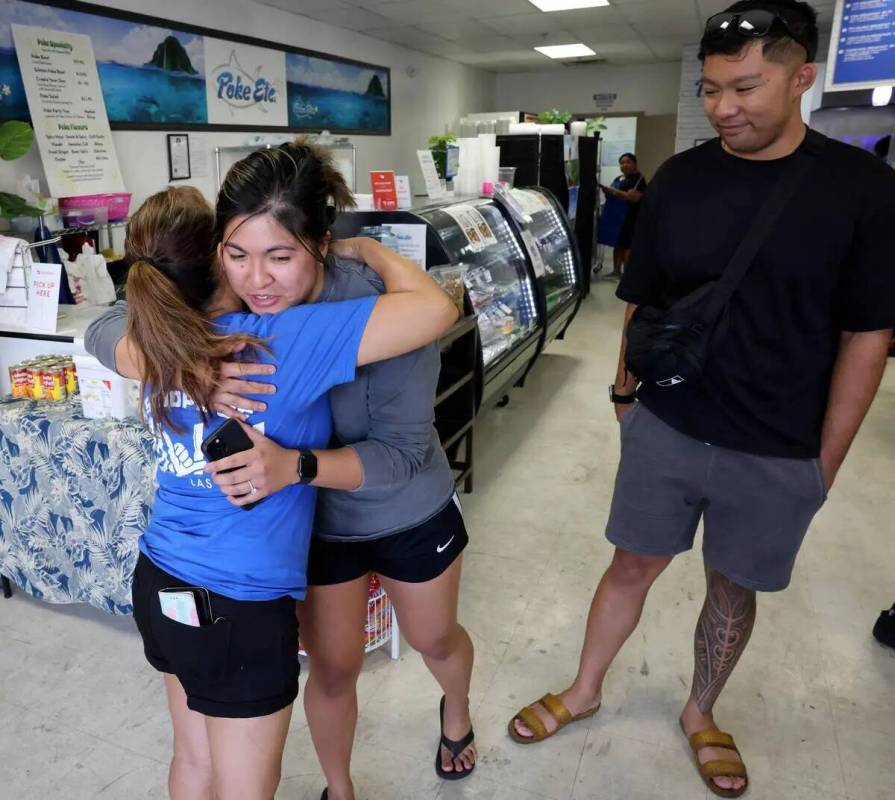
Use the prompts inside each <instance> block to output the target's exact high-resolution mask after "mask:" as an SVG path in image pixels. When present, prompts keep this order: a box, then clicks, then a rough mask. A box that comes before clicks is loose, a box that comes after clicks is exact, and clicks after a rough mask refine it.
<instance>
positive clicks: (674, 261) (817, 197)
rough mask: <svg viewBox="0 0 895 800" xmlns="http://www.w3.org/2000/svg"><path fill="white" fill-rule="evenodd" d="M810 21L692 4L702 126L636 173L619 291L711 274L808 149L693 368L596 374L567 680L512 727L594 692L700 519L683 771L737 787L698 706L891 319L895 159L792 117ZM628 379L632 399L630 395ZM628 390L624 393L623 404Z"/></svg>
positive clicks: (872, 375) (739, 779)
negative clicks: (587, 506)
mask: <svg viewBox="0 0 895 800" xmlns="http://www.w3.org/2000/svg"><path fill="white" fill-rule="evenodd" d="M817 43H818V29H817V15H816V13H815V11H814V10H813V9H812V8H811V6H809V5H808V4H807V3H802V2H794V1H793V0H747V1H746V2H738V3H735V4H734V5H732V6H731V7H730V8H729V9H728V10H727V11H726V12H723V13H721V14H718V15H715V16H713V17H712V18H711V19H709V20H708V23H707V25H706V29H705V34H704V37H703V40H702V49H701V58H702V60H703V63H704V82H705V100H704V103H705V111H706V114H707V115H708V117H709V119H710V121H711V123H712V125H713V126H714V128H715V129H716V130H717V132H718V133H719V134H720V137H719V138H717V139H713V140H711V141H709V142H707V143H705V144H703V145H701V146H699V147H696V148H693V149H692V150H689V151H686V152H684V153H681V154H679V155H676V156H674V157H673V158H672V159H670V160H669V161H668V162H667V163H666V164H665V165H664V166H663V167H662V168H661V170H660V171H659V173H658V174H657V175H656V177H655V178H654V180H653V182H652V185H651V186H650V191H649V194H648V195H647V198H646V200H645V202H644V207H643V211H642V215H641V219H640V222H639V224H638V228H637V233H636V235H635V242H634V249H633V254H632V260H631V263H630V265H629V267H628V269H627V271H626V272H625V276H624V278H623V280H622V282H621V284H620V286H619V289H618V296H619V297H620V298H621V299H622V300H625V301H626V302H627V303H628V304H629V305H628V309H627V315H626V321H625V324H626V329H627V324H628V320H630V318H631V315H632V314H633V312H634V311H635V309H636V308H637V307H638V306H640V305H651V306H657V307H659V308H666V309H667V308H669V307H671V306H672V305H674V304H676V303H677V302H678V301H679V300H680V299H681V298H683V297H685V296H687V295H689V294H690V293H692V292H693V291H694V290H696V289H698V288H700V287H703V286H706V285H708V284H710V283H711V282H713V281H716V280H717V279H718V278H719V275H720V274H721V272H722V270H723V269H724V266H725V265H726V264H727V263H728V262H729V261H730V259H731V257H732V255H733V253H734V251H735V250H737V248H738V246H739V245H740V244H741V242H742V240H743V237H744V236H745V235H746V232H747V231H748V230H749V228H750V224H751V223H752V222H753V220H754V219H755V218H756V216H757V214H758V213H759V209H761V208H762V206H763V205H764V203H765V201H766V198H767V197H768V196H769V195H770V194H772V193H773V192H774V191H775V190H777V187H778V186H779V181H780V177H781V173H783V174H784V175H788V174H789V170H790V169H791V168H792V167H791V164H792V163H793V161H794V160H798V163H800V164H802V163H803V162H804V159H809V160H810V163H808V164H805V165H804V169H805V170H806V171H805V172H804V173H803V175H802V179H801V180H800V182H799V184H798V189H797V192H796V193H795V195H794V197H793V199H792V200H791V201H790V202H789V203H788V204H787V205H786V207H785V209H784V210H783V212H782V213H781V214H780V216H779V217H778V218H777V220H776V222H775V223H774V225H773V226H772V230H771V231H770V233H769V235H767V236H766V237H764V243H763V244H762V246H761V248H760V250H759V251H758V254H757V256H756V257H755V258H754V259H753V261H752V262H751V265H750V268H749V270H748V272H746V274H745V277H744V278H743V280H742V281H741V282H740V283H739V285H738V288H737V290H736V292H735V293H734V294H733V296H732V299H731V300H730V302H729V303H728V305H727V309H726V322H727V325H726V332H725V333H724V335H722V336H720V337H718V338H715V339H714V340H713V348H712V350H711V352H710V354H709V357H708V360H707V362H706V364H705V368H704V371H703V374H702V376H701V378H699V379H697V380H696V381H695V382H694V381H692V380H691V381H684V382H682V383H677V385H674V386H671V387H665V388H663V387H660V386H658V385H657V384H655V383H653V384H651V385H648V384H642V385H640V388H639V390H638V389H637V380H636V378H635V377H634V376H632V375H630V374H629V373H628V371H627V370H626V368H625V346H626V338H625V337H624V336H623V341H622V356H621V360H620V362H619V369H618V373H617V376H616V380H615V383H614V385H613V386H612V387H611V394H612V398H611V399H612V402H613V403H614V404H615V410H616V416H617V417H618V419H619V420H620V422H621V439H622V456H621V463H620V465H619V471H618V477H617V480H616V485H615V493H614V496H613V501H612V508H611V512H610V516H609V522H608V527H607V532H606V533H607V537H608V539H609V540H610V542H612V543H613V544H614V545H615V553H614V557H613V560H612V563H611V565H610V566H609V568H608V569H607V571H606V572H605V573H604V575H603V577H602V579H601V581H600V584H599V586H598V588H597V590H596V594H595V596H594V599H593V603H592V605H591V609H590V615H589V618H588V622H587V630H586V636H585V642H584V647H583V651H582V654H581V660H580V666H579V670H578V675H577V677H576V678H575V681H574V682H573V683H572V685H571V686H570V687H569V688H568V689H566V690H565V691H564V692H562V693H561V694H560V695H559V696H556V695H549V694H548V695H546V696H545V697H544V698H543V699H542V700H540V701H538V702H536V703H534V704H532V705H530V706H528V707H526V708H524V709H522V710H521V711H520V712H519V714H517V715H516V717H514V719H513V720H511V721H510V724H509V733H510V736H511V737H512V738H513V739H514V740H516V741H517V742H522V743H532V742H538V741H541V740H543V739H545V738H547V737H548V736H551V735H552V734H553V733H555V732H556V731H557V730H558V729H560V728H562V727H564V726H565V725H567V724H568V723H570V722H572V721H574V720H576V719H582V718H584V717H586V716H590V715H592V714H593V713H595V711H596V710H597V709H598V708H599V705H600V701H601V696H602V691H603V680H604V677H605V675H606V673H607V671H608V669H609V667H610V665H611V664H612V661H613V659H614V658H615V656H616V654H617V653H618V651H619V650H620V648H621V647H622V645H623V644H624V642H625V641H626V640H627V638H628V637H629V636H630V635H631V633H632V632H633V631H634V630H635V628H636V627H637V624H638V621H639V619H640V615H641V612H642V609H643V606H644V602H645V600H646V596H647V593H648V591H649V589H650V586H651V585H652V583H653V582H654V581H655V580H656V578H658V576H659V575H660V574H661V573H662V571H663V570H664V569H665V568H666V567H667V566H668V564H669V563H670V562H671V560H672V559H673V558H674V556H675V555H677V554H678V553H681V552H684V551H686V550H689V549H690V548H691V547H692V546H693V538H694V534H695V532H696V529H697V526H698V524H699V522H700V520H702V521H703V522H704V540H703V555H704V559H705V573H706V584H707V587H706V597H705V603H704V606H703V609H702V613H701V614H700V617H699V620H698V622H697V625H696V634H695V648H694V649H695V653H694V655H695V670H694V677H693V683H692V690H691V693H690V697H689V699H688V700H687V702H686V704H685V706H684V709H683V712H682V714H681V717H680V723H681V727H682V728H683V730H684V733H685V735H686V736H687V738H688V740H689V742H690V745H691V747H692V749H693V751H694V754H695V763H696V767H697V769H698V771H699V774H700V777H701V778H702V779H703V780H704V782H705V783H706V785H707V786H708V788H709V789H710V790H711V791H712V792H713V793H714V794H716V795H718V796H721V797H739V796H740V795H742V794H743V793H744V792H745V791H746V789H747V786H748V777H747V772H746V767H745V765H744V763H743V759H742V757H741V756H740V753H739V751H738V750H737V748H736V745H735V744H734V740H733V737H731V736H730V735H729V734H726V733H722V732H721V731H720V730H719V729H718V727H717V726H716V724H715V720H714V717H713V709H714V707H715V702H716V701H717V699H718V696H719V695H720V694H721V692H722V690H723V689H724V687H725V685H726V683H727V681H728V679H729V678H730V676H731V673H732V672H733V669H734V667H735V666H736V664H737V662H738V661H739V659H740V656H741V655H742V654H743V651H744V650H745V648H746V645H747V643H748V641H749V636H750V634H751V632H752V628H753V624H754V622H755V615H756V594H757V592H770V591H780V590H782V589H784V588H786V586H787V585H788V584H789V581H790V576H791V572H792V569H793V565H794V562H795V559H796V555H797V553H798V551H799V548H800V546H801V544H802V540H803V538H804V536H805V533H806V531H807V529H808V526H809V525H810V523H811V520H812V519H813V517H814V515H815V514H816V512H817V511H818V510H819V509H820V508H821V506H822V505H823V503H824V502H825V500H826V497H827V493H828V492H829V490H830V487H831V486H832V485H833V483H834V481H835V479H836V475H837V473H838V471H839V468H840V467H841V466H842V463H843V461H844V459H845V456H846V454H847V452H848V450H849V447H850V445H851V443H852V441H853V439H854V437H855V435H856V434H857V432H858V429H859V427H860V425H861V423H862V421H863V419H864V416H865V414H866V413H867V410H868V409H869V407H870V404H871V402H872V400H873V398H874V395H875V394H876V391H877V389H878V387H879V383H880V380H881V378H882V374H883V371H884V368H885V363H886V355H887V349H888V344H889V338H890V336H891V329H892V328H893V325H895V265H893V263H892V258H891V254H892V252H893V249H895V226H893V225H892V220H893V219H895V175H893V173H892V170H891V169H889V168H888V167H886V166H885V165H883V164H881V163H880V162H879V161H878V159H876V158H874V157H873V156H872V155H871V154H869V153H866V152H864V151H861V150H859V149H858V148H855V147H850V146H848V145H845V144H842V143H839V142H835V141H833V140H830V139H827V138H826V137H823V136H821V135H820V134H817V133H813V132H811V131H807V130H806V126H805V124H804V123H803V121H802V117H801V113H800V105H801V99H802V96H803V95H804V94H805V92H806V91H808V89H810V88H811V86H812V85H813V84H814V82H815V80H816V78H817V68H816V66H815V65H814V63H813V61H814V58H815V55H816V50H817ZM635 392H636V395H635ZM637 399H639V401H640V402H636V400H637Z"/></svg>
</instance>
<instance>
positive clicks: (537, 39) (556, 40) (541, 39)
mask: <svg viewBox="0 0 895 800" xmlns="http://www.w3.org/2000/svg"><path fill="white" fill-rule="evenodd" d="M510 38H512V40H513V41H514V42H516V43H517V44H519V45H521V46H522V47H531V48H535V47H546V46H548V45H551V44H577V43H578V42H581V41H583V40H582V39H581V36H580V34H577V33H570V32H569V31H555V32H553V33H542V34H540V35H539V34H534V33H519V34H516V35H514V36H512V37H510Z"/></svg>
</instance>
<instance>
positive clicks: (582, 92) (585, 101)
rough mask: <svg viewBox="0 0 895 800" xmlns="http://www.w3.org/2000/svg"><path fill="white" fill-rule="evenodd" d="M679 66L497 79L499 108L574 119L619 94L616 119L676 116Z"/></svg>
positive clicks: (568, 70)
mask: <svg viewBox="0 0 895 800" xmlns="http://www.w3.org/2000/svg"><path fill="white" fill-rule="evenodd" d="M680 75H681V69H680V63H678V62H671V63H667V64H632V65H626V66H611V65H607V64H582V65H580V66H574V67H564V68H562V69H553V70H545V71H543V72H513V73H499V74H498V76H497V106H498V107H500V108H519V109H522V110H523V111H534V112H538V111H543V110H544V109H547V108H559V109H562V110H565V111H571V112H572V113H573V114H579V113H586V112H590V111H593V113H594V115H595V116H596V115H598V114H599V113H600V112H598V111H597V108H596V106H595V105H594V98H593V96H594V95H595V94H606V93H617V94H618V99H617V100H616V102H615V105H614V106H612V108H611V109H609V110H610V111H611V112H612V113H613V114H616V113H636V112H643V113H644V114H673V113H675V112H676V111H677V97H678V82H679V80H680Z"/></svg>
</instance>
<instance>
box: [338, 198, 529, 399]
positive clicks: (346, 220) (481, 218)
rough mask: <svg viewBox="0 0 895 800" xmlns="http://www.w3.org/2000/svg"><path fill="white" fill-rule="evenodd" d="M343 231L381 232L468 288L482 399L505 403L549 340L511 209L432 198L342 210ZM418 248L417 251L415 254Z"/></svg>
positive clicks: (452, 285)
mask: <svg viewBox="0 0 895 800" xmlns="http://www.w3.org/2000/svg"><path fill="white" fill-rule="evenodd" d="M335 233H336V235H337V236H357V235H374V234H375V235H376V236H377V238H380V239H381V240H382V241H383V242H384V243H389V244H391V246H393V247H396V248H397V250H398V252H402V247H401V242H402V239H401V236H402V235H403V236H411V238H412V239H413V241H415V242H416V245H415V248H412V249H408V250H407V252H405V253H404V254H405V255H407V256H408V257H411V258H413V259H414V260H418V261H421V263H424V264H425V267H426V269H428V270H429V271H430V272H432V273H433V276H434V277H436V279H437V280H439V281H440V282H441V283H442V285H443V286H445V289H446V290H447V291H448V293H449V294H452V295H453V294H455V293H456V292H457V290H459V291H460V292H462V290H463V289H464V288H465V295H466V298H467V299H466V301H465V302H467V303H468V304H469V310H470V311H471V312H473V313H474V316H475V320H476V323H475V324H476V328H477V329H478V333H479V336H478V348H479V356H478V360H479V363H478V367H477V374H476V395H477V401H478V406H482V405H493V404H495V403H497V402H500V401H501V400H502V399H503V398H504V397H505V396H506V395H507V394H508V392H509V390H510V388H511V387H512V386H514V385H516V384H518V383H520V381H521V379H522V378H524V376H525V374H526V373H527V371H528V369H529V368H530V367H531V365H532V364H533V363H534V361H535V359H536V358H537V355H538V352H539V351H540V349H541V346H542V343H543V334H544V324H543V319H544V316H543V314H542V310H541V309H542V307H543V303H542V301H541V299H540V296H539V292H538V289H537V286H536V279H535V276H534V272H533V271H532V268H531V258H530V255H529V249H528V248H527V247H526V245H525V243H524V242H523V239H522V237H521V235H520V229H519V228H518V226H517V225H516V224H515V222H513V220H512V217H511V215H510V213H509V212H508V211H507V210H506V209H505V208H504V206H503V205H502V204H500V203H499V202H497V201H495V200H492V199H489V198H469V199H462V200H461V199H459V198H458V199H455V200H446V201H443V202H435V203H433V202H432V201H427V203H426V204H425V205H422V206H420V207H419V208H413V209H412V210H409V211H357V212H352V213H348V214H342V215H340V216H339V218H338V220H337V222H336V226H335ZM414 254H415V255H414Z"/></svg>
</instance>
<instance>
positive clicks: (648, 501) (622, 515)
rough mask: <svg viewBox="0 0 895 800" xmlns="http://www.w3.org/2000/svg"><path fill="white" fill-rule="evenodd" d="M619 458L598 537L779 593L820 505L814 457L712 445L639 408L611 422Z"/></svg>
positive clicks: (817, 463) (820, 488)
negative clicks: (695, 550) (700, 560)
mask: <svg viewBox="0 0 895 800" xmlns="http://www.w3.org/2000/svg"><path fill="white" fill-rule="evenodd" d="M621 439H622V456H621V463H620V464H619V468H618V475H617V477H616V481H615V492H614V494H613V497H612V509H611V511H610V513H609V522H608V524H607V527H606V538H607V539H609V541H610V542H612V543H613V544H614V545H616V546H617V547H620V548H621V549H622V550H627V551H629V552H632V553H637V554H640V555H653V556H674V555H677V554H678V553H682V552H684V551H685V550H690V549H691V548H692V547H693V539H694V537H695V535H696V529H697V527H698V526H699V522H700V520H702V521H703V523H704V534H703V542H702V552H703V556H704V558H705V561H706V563H708V564H709V565H710V566H711V567H713V568H714V569H716V570H718V572H720V573H721V574H722V575H724V576H725V577H727V578H729V579H730V580H732V581H733V582H734V583H737V584H739V585H740V586H743V587H746V588H748V589H754V590H756V591H760V592H776V591H780V590H781V589H785V588H786V587H787V586H788V585H789V580H790V577H791V575H792V569H793V565H794V564H795V560H796V555H797V554H798V552H799V548H800V547H801V545H802V540H803V539H804V538H805V534H806V533H807V531H808V526H809V525H810V524H811V520H812V519H814V515H815V514H816V513H817V512H818V511H819V510H820V508H821V507H822V506H823V504H824V502H825V501H826V491H825V488H824V481H823V473H822V471H821V466H820V461H819V460H818V459H802V458H775V457H770V456H757V455H752V454H750V453H742V452H739V451H736V450H728V449H726V448H723V447H715V446H713V445H709V444H705V443H703V442H700V441H698V440H697V439H693V438H691V437H689V436H687V435H685V434H683V433H681V432H680V431H677V430H675V429H674V428H672V427H671V426H670V425H667V424H666V423H664V422H662V420H660V419H659V418H658V417H657V416H656V415H655V414H653V413H652V412H651V411H649V409H647V408H646V407H645V406H644V405H643V404H642V403H637V405H636V406H635V407H634V408H633V409H631V411H629V412H628V413H627V414H626V415H625V416H624V417H623V418H622V422H621Z"/></svg>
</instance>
